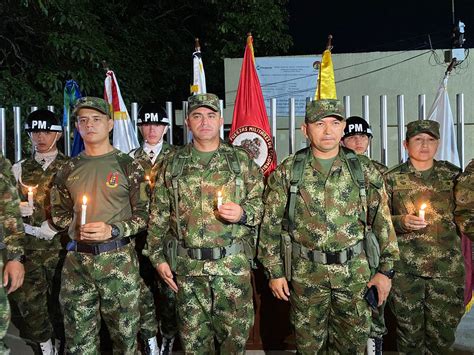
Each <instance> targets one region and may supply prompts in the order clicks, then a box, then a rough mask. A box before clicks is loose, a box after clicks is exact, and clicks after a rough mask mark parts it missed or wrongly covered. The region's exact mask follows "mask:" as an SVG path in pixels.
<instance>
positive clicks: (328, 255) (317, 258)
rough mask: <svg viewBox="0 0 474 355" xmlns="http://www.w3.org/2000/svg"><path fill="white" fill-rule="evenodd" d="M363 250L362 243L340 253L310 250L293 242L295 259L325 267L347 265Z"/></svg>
mask: <svg viewBox="0 0 474 355" xmlns="http://www.w3.org/2000/svg"><path fill="white" fill-rule="evenodd" d="M363 249H364V245H363V242H362V241H360V242H358V243H357V244H355V245H352V246H350V247H349V248H347V249H344V250H340V251H338V252H322V251H319V250H310V249H308V248H306V247H304V246H302V245H301V244H298V243H295V242H293V257H294V258H303V259H306V260H309V261H312V262H313V263H318V264H324V265H333V264H345V263H346V262H347V261H349V260H351V259H353V258H354V257H356V256H357V255H359V254H360V253H362V250H363Z"/></svg>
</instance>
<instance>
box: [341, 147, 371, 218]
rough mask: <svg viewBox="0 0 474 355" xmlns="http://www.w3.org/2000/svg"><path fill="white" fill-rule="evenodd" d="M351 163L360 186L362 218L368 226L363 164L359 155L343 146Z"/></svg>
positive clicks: (352, 174) (353, 173) (352, 170)
mask: <svg viewBox="0 0 474 355" xmlns="http://www.w3.org/2000/svg"><path fill="white" fill-rule="evenodd" d="M342 149H343V150H344V153H345V155H346V158H347V162H348V163H349V172H350V173H351V176H352V180H353V181H354V183H355V184H356V185H357V186H358V187H359V196H360V200H361V202H362V209H361V211H360V220H361V221H362V223H364V226H367V192H366V188H365V176H364V172H363V171H362V165H361V163H360V160H359V158H357V155H356V154H355V153H354V152H353V151H352V150H350V149H347V148H345V147H342Z"/></svg>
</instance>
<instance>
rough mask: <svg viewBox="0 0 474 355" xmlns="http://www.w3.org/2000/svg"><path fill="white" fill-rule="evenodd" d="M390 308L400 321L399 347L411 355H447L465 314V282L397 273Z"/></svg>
mask: <svg viewBox="0 0 474 355" xmlns="http://www.w3.org/2000/svg"><path fill="white" fill-rule="evenodd" d="M389 304H390V308H391V310H392V312H393V314H394V315H395V318H396V319H397V347H398V351H399V352H403V353H408V354H425V353H428V354H429V353H431V354H446V353H449V347H450V346H451V345H452V344H453V343H454V340H455V339H454V333H455V331H456V327H457V325H458V324H459V322H460V320H461V317H462V315H463V314H464V278H463V275H459V276H456V277H453V278H425V277H420V276H414V275H410V274H402V273H397V274H396V275H395V277H394V279H393V281H392V291H391V295H390V298H389Z"/></svg>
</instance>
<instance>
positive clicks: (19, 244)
mask: <svg viewBox="0 0 474 355" xmlns="http://www.w3.org/2000/svg"><path fill="white" fill-rule="evenodd" d="M0 192H1V198H0V249H4V248H6V251H7V255H6V256H7V259H13V258H15V257H17V256H20V255H23V254H24V253H25V250H24V242H25V233H24V228H23V221H22V220H21V215H20V199H19V198H18V192H17V188H16V182H15V178H14V176H13V173H12V166H11V164H10V162H9V161H8V160H7V159H6V158H5V157H3V156H2V155H0Z"/></svg>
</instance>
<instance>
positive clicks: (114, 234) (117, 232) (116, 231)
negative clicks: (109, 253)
mask: <svg viewBox="0 0 474 355" xmlns="http://www.w3.org/2000/svg"><path fill="white" fill-rule="evenodd" d="M110 226H111V227H112V230H111V231H110V235H111V236H112V239H115V238H117V237H118V236H119V235H120V229H119V228H118V227H117V226H116V225H115V224H111V225H110Z"/></svg>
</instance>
